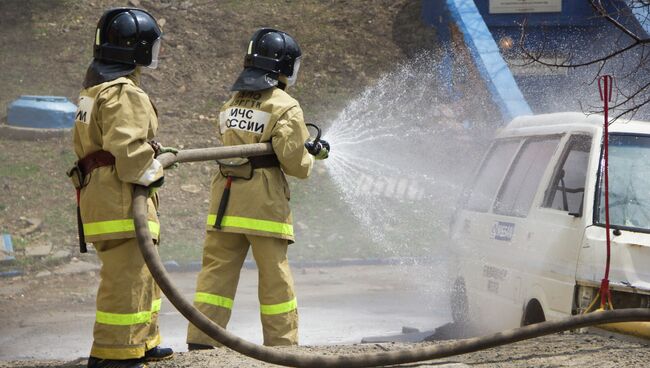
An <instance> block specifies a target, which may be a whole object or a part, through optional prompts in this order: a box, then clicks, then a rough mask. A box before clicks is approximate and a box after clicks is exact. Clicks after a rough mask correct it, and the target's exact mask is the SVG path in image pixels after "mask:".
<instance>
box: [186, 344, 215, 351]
mask: <svg viewBox="0 0 650 368" xmlns="http://www.w3.org/2000/svg"><path fill="white" fill-rule="evenodd" d="M212 349H214V346H211V345H203V344H192V343H188V344H187V350H189V351H193V350H212Z"/></svg>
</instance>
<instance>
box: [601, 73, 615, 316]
mask: <svg viewBox="0 0 650 368" xmlns="http://www.w3.org/2000/svg"><path fill="white" fill-rule="evenodd" d="M613 81H614V78H613V77H612V76H611V75H603V76H600V77H599V78H598V89H599V92H600V98H601V100H603V115H604V116H605V123H604V125H603V176H604V182H605V183H604V184H605V234H606V242H607V262H606V264H605V276H604V277H603V279H602V281H601V283H600V307H601V308H603V309H605V307H606V306H607V303H608V302H609V304H610V305H611V301H610V291H609V264H610V258H611V247H612V245H611V239H610V235H609V232H610V224H609V163H608V160H609V129H608V127H609V116H608V113H609V101H611V99H612V84H613ZM601 82H602V83H601Z"/></svg>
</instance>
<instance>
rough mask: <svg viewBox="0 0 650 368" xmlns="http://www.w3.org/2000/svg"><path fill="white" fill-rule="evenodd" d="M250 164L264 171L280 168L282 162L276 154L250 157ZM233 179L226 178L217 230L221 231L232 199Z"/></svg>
mask: <svg viewBox="0 0 650 368" xmlns="http://www.w3.org/2000/svg"><path fill="white" fill-rule="evenodd" d="M248 162H250V163H251V168H252V170H255V169H263V168H267V167H280V160H278V156H276V155H275V154H274V153H272V154H269V155H263V156H252V157H249V158H248ZM251 177H252V176H251ZM232 179H233V177H232V176H228V177H227V178H226V187H225V188H224V189H223V194H222V195H221V202H219V208H217V219H216V220H215V222H214V228H215V229H221V221H223V216H224V215H225V213H226V206H227V205H228V199H229V198H230V185H231V184H232ZM249 179H250V178H249Z"/></svg>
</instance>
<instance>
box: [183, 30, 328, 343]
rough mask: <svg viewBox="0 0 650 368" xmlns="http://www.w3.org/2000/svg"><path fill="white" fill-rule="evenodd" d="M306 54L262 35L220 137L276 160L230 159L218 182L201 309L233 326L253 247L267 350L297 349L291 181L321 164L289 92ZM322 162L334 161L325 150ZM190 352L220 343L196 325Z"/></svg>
mask: <svg viewBox="0 0 650 368" xmlns="http://www.w3.org/2000/svg"><path fill="white" fill-rule="evenodd" d="M300 56H301V52H300V48H299V46H298V44H297V43H296V41H295V40H294V39H293V38H292V37H291V36H289V35H288V34H286V33H284V32H281V31H277V30H274V29H269V28H263V29H260V30H258V31H257V32H256V33H255V34H254V35H253V37H252V39H251V41H250V43H249V45H248V52H247V55H246V58H245V61H244V70H243V72H242V73H241V74H240V76H239V78H238V79H237V81H236V82H235V84H234V85H233V87H232V90H233V91H235V93H234V94H233V96H232V97H231V98H230V100H229V101H228V102H226V103H225V105H224V106H223V107H222V108H221V111H220V115H219V127H218V131H217V135H218V137H219V138H220V139H221V141H222V142H223V144H224V145H226V146H230V145H239V144H250V143H259V142H271V144H272V146H273V151H274V154H271V155H267V156H259V157H251V158H249V159H234V160H223V161H220V162H219V173H217V174H216V175H215V176H214V178H213V180H212V187H211V197H210V212H209V215H208V218H207V230H208V231H207V236H206V239H205V244H204V248H203V267H202V269H201V272H200V273H199V277H198V281H197V289H196V294H195V297H194V305H195V306H196V307H197V308H198V309H199V310H200V311H201V312H203V313H204V314H205V315H206V316H208V317H209V318H210V319H211V320H213V321H214V322H216V323H217V324H219V325H220V326H222V327H224V328H225V327H226V325H227V324H228V320H229V319H230V314H231V310H232V307H233V303H234V299H235V291H236V289H237V283H238V281H239V273H240V270H241V268H242V265H243V263H244V259H245V258H246V254H247V252H248V249H249V247H250V248H252V251H253V257H254V258H255V262H256V264H257V268H258V270H259V303H260V315H261V319H262V327H263V334H264V344H265V345H270V346H275V345H295V344H298V303H297V300H296V296H295V294H294V289H293V279H292V276H291V270H290V269H289V263H288V260H287V247H288V245H289V244H290V243H293V241H294V233H293V226H292V220H291V211H290V209H289V187H288V185H287V181H286V179H285V174H286V175H291V176H295V177H298V178H306V177H308V176H309V174H310V172H311V169H312V165H313V160H314V157H312V155H310V154H309V153H308V151H307V149H306V148H305V141H306V140H307V139H308V138H309V133H308V131H307V127H306V126H305V122H304V119H303V113H302V109H301V108H300V105H299V104H298V101H296V100H295V99H294V98H292V97H291V96H290V95H289V94H288V93H287V92H286V91H285V89H286V88H287V87H290V86H291V85H293V84H294V83H295V81H296V77H297V75H298V69H299V66H300ZM314 153H317V156H316V158H319V159H323V158H326V157H327V155H328V150H327V149H324V148H323V149H321V150H320V151H319V152H314ZM187 343H188V349H189V350H198V349H211V348H212V347H213V346H217V345H218V343H217V342H216V341H215V340H213V339H211V338H210V337H208V336H207V335H205V334H204V333H203V332H201V331H200V330H199V329H197V328H196V327H195V326H194V325H190V326H189V328H188V336H187Z"/></svg>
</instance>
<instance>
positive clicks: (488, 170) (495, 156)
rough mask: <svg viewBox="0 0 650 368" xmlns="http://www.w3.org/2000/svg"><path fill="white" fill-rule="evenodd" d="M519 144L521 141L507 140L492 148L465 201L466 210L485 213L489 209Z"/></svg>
mask: <svg viewBox="0 0 650 368" xmlns="http://www.w3.org/2000/svg"><path fill="white" fill-rule="evenodd" d="M520 144H521V140H508V141H501V142H498V143H496V144H494V145H493V146H492V149H491V150H490V152H489V153H488V155H487V156H486V158H485V160H484V161H483V165H482V166H481V170H480V172H479V174H478V177H477V178H476V181H475V182H474V186H473V188H472V191H471V193H470V196H469V199H468V201H467V209H469V210H472V211H477V212H487V211H488V210H489V209H490V207H491V206H492V202H493V201H494V198H495V197H496V193H497V190H498V189H499V185H500V184H501V181H502V180H503V177H504V176H505V174H506V170H508V166H510V163H511V162H512V159H513V157H514V155H515V152H517V148H518V147H519V145H520Z"/></svg>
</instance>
